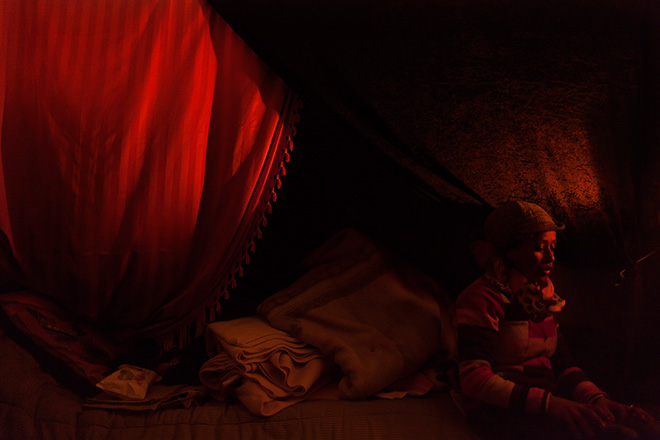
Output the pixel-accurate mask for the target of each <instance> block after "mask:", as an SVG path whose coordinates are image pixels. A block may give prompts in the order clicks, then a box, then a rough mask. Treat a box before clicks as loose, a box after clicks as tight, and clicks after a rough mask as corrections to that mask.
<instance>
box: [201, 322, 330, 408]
mask: <svg viewBox="0 0 660 440" xmlns="http://www.w3.org/2000/svg"><path fill="white" fill-rule="evenodd" d="M206 347H207V351H208V354H209V356H210V359H209V360H208V361H207V362H206V363H204V365H202V368H201V369H200V372H199V378H200V380H201V381H202V383H203V384H204V385H205V386H206V387H208V388H209V389H210V390H212V392H213V393H212V394H213V395H214V397H216V398H218V399H220V400H222V399H226V398H227V396H228V395H229V393H230V392H232V393H235V395H236V397H237V398H238V399H239V400H240V401H241V402H242V403H243V404H244V405H245V406H246V408H247V409H248V410H250V411H251V412H253V413H255V414H259V415H265V416H268V415H272V414H275V413H276V412H278V411H280V410H282V409H284V408H286V407H287V406H290V405H292V404H294V403H296V402H300V401H302V400H304V399H306V398H307V397H308V396H309V395H310V393H312V392H314V391H315V390H317V389H318V388H319V387H321V386H322V385H323V384H325V382H326V380H327V379H326V375H327V374H328V373H329V372H330V371H331V370H332V369H333V363H332V362H331V360H329V359H327V358H326V357H324V356H323V355H322V354H321V353H320V352H319V351H318V349H316V348H315V347H312V346H310V345H308V344H306V343H304V342H302V341H300V340H299V339H298V338H295V337H293V336H291V335H290V334H288V333H285V332H283V331H281V330H277V329H275V328H273V327H272V326H271V325H270V324H268V323H267V322H266V321H265V320H264V319H263V318H262V317H259V316H252V317H245V318H238V319H234V320H231V321H222V322H216V323H213V324H210V325H209V326H208V327H207V330H206Z"/></svg>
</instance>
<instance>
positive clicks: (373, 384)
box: [258, 229, 455, 399]
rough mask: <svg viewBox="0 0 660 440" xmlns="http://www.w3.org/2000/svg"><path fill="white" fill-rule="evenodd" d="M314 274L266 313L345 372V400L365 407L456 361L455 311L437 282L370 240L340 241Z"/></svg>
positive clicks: (312, 261) (314, 264) (318, 259)
mask: <svg viewBox="0 0 660 440" xmlns="http://www.w3.org/2000/svg"><path fill="white" fill-rule="evenodd" d="M306 263H307V265H308V266H310V269H309V271H308V272H307V273H306V274H305V275H303V276H302V277H301V278H300V279H298V280H297V281H296V282H295V283H293V284H292V285H291V286H289V287H288V288H286V289H284V290H282V291H280V292H278V293H276V294H275V295H273V296H271V297H270V298H268V299H266V300H265V301H264V302H263V303H262V304H260V305H259V308H258V312H259V313H260V314H261V315H262V316H264V317H265V318H266V320H267V321H268V322H269V323H270V324H271V325H273V327H275V328H278V329H280V330H283V331H285V332H288V333H290V334H292V335H294V336H295V337H297V338H300V339H301V340H302V341H304V342H306V343H308V344H310V345H312V346H315V347H318V348H319V350H320V351H321V353H323V354H324V355H326V356H328V357H329V358H331V359H333V360H334V362H335V363H336V364H337V365H339V367H340V368H341V370H342V373H343V376H342V379H341V381H340V384H339V391H340V395H341V396H342V397H343V398H349V399H361V398H365V397H368V396H371V395H373V394H374V393H377V392H378V391H380V390H381V389H383V388H385V387H386V386H388V385H390V384H391V383H393V382H395V381H396V380H398V379H401V378H403V377H405V376H408V375H410V374H412V373H414V372H416V371H418V370H419V369H420V368H421V367H422V366H423V365H424V364H425V362H426V361H428V360H429V358H431V357H432V356H433V355H437V354H438V353H443V354H444V355H446V356H448V357H449V356H451V355H452V354H453V353H454V350H455V334H454V326H453V322H452V319H453V315H452V309H451V303H450V302H449V301H448V300H447V299H446V297H445V296H444V295H443V293H442V292H441V291H440V290H439V288H438V286H437V285H436V283H435V282H433V280H432V279H431V278H429V277H428V276H426V275H424V274H422V273H421V272H419V271H417V270H416V269H414V268H413V267H411V266H410V265H408V264H406V263H405V262H403V261H401V260H400V259H398V258H397V257H396V256H394V255H392V254H391V253H389V252H388V251H386V250H385V249H383V248H381V247H379V246H378V245H377V244H375V243H374V242H373V241H371V240H370V239H369V238H368V237H366V236H364V235H363V234H361V233H359V232H357V231H355V230H352V229H347V230H344V231H341V232H340V233H338V234H337V235H336V236H335V237H333V238H332V239H330V240H329V241H328V242H327V243H326V244H325V245H323V246H322V247H321V248H319V249H318V250H317V251H316V252H314V253H313V254H312V255H310V256H309V257H308V259H307V260H306Z"/></svg>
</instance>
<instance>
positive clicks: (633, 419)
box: [594, 397, 655, 427]
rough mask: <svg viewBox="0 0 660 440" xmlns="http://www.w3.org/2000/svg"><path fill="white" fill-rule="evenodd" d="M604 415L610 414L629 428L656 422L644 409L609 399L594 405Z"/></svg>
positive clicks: (601, 400) (602, 398)
mask: <svg viewBox="0 0 660 440" xmlns="http://www.w3.org/2000/svg"><path fill="white" fill-rule="evenodd" d="M594 405H595V406H596V407H597V408H599V409H600V411H602V412H603V413H606V414H610V415H611V416H612V417H614V418H615V419H616V421H617V422H618V423H621V424H624V425H628V426H633V427H635V426H638V425H640V424H642V425H643V424H650V423H653V422H654V421H655V420H654V419H653V417H652V416H651V415H650V414H649V413H647V412H646V411H644V410H643V409H642V408H639V407H637V406H633V405H624V404H622V403H619V402H615V401H614V400H610V399H608V398H607V397H601V398H600V399H598V400H596V402H595V404H594Z"/></svg>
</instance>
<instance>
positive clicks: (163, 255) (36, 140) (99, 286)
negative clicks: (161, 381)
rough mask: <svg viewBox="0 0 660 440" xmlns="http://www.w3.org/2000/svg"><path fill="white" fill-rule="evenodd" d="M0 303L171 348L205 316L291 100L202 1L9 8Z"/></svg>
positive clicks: (0, 78) (285, 125)
mask: <svg viewBox="0 0 660 440" xmlns="http://www.w3.org/2000/svg"><path fill="white" fill-rule="evenodd" d="M0 26H1V27H0V59H1V60H3V61H2V62H0V69H1V70H0V118H1V121H2V124H1V126H0V130H1V131H0V229H1V232H2V234H0V238H1V239H2V240H1V243H0V246H1V250H0V283H2V284H3V285H1V286H0V289H3V290H7V289H8V288H9V286H13V285H16V284H20V285H22V286H24V287H26V288H29V289H31V290H33V291H37V292H41V293H43V294H45V295H48V296H50V297H53V298H55V299H56V300H58V301H60V302H61V303H62V304H63V305H65V306H66V307H67V308H69V309H70V310H72V311H73V312H75V313H77V314H79V315H81V316H82V317H85V318H87V319H88V320H90V321H93V322H94V323H96V324H98V325H99V326H100V327H103V328H106V329H111V330H112V333H113V336H114V337H115V338H117V339H122V340H125V339H127V338H134V337H140V338H146V337H149V338H150V337H156V338H163V337H166V335H169V334H172V332H173V331H176V330H177V329H180V328H182V326H185V325H188V324H190V323H191V322H194V321H195V320H197V318H199V317H200V316H205V317H206V318H211V319H212V318H213V315H214V314H213V313H211V316H209V313H208V309H206V310H205V309H204V307H208V306H211V307H213V306H214V304H215V305H217V301H218V298H219V297H221V296H222V295H223V292H224V291H225V290H226V289H227V288H228V287H231V284H232V283H233V280H235V277H236V276H237V272H238V271H240V269H241V264H242V263H243V262H244V260H245V258H246V257H247V256H248V254H247V252H248V251H249V248H250V247H251V246H252V245H253V240H254V237H255V235H257V234H258V233H260V231H259V222H260V221H262V217H263V215H264V211H266V210H267V209H268V207H269V201H270V199H271V197H272V195H273V194H272V193H273V191H274V188H275V187H276V186H277V185H278V184H279V177H278V176H279V174H280V173H281V172H282V170H283V164H282V163H283V161H284V157H285V156H287V157H288V153H287V149H288V148H289V147H290V143H291V138H290V136H291V131H292V129H293V121H294V118H295V117H296V107H297V105H296V103H297V101H296V98H295V96H293V94H292V93H291V92H290V90H289V89H288V87H287V86H286V84H284V83H283V81H282V80H281V79H280V78H279V77H278V76H277V75H276V74H274V72H272V71H271V70H270V69H269V68H268V67H267V66H266V65H265V64H264V63H263V62H262V61H261V60H260V59H259V58H258V57H257V56H256V55H255V53H254V52H253V51H251V49H250V48H249V47H248V46H246V44H245V43H244V42H243V41H242V40H241V39H240V38H239V37H238V36H237V35H236V34H235V33H234V31H233V30H232V29H231V28H230V27H229V26H228V25H227V24H226V23H225V22H224V21H223V20H222V18H221V17H220V16H219V15H218V14H217V13H216V12H215V11H214V10H213V9H212V8H211V7H210V6H209V5H208V4H207V3H206V2H204V1H202V0H192V1H191V0H141V1H134V0H55V1H40V2H13V1H11V2H0Z"/></svg>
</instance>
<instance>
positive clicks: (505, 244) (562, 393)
mask: <svg viewBox="0 0 660 440" xmlns="http://www.w3.org/2000/svg"><path fill="white" fill-rule="evenodd" d="M563 228H564V225H563V224H561V223H558V222H555V221H554V220H553V219H552V218H551V217H550V215H548V213H547V212H546V211H544V210H543V209H542V208H540V207H539V206H538V205H535V204H533V203H526V202H520V201H511V202H508V203H506V204H504V205H502V206H500V207H498V208H497V209H495V210H494V211H493V212H492V213H491V214H490V215H489V216H488V218H487V219H486V223H485V226H484V233H485V235H486V240H487V242H482V243H481V244H480V246H479V247H478V248H477V249H475V256H477V259H478V260H479V264H480V265H481V267H482V268H483V269H484V271H485V274H484V275H483V276H481V277H480V278H479V279H477V280H476V281H474V282H473V283H472V284H471V285H470V286H468V287H467V288H466V289H465V290H464V291H463V292H462V293H461V294H460V295H459V296H458V298H457V302H456V316H457V323H458V350H459V353H458V356H459V363H460V365H459V374H460V386H461V390H460V391H459V392H458V393H456V395H455V396H456V401H457V403H458V404H459V406H460V407H461V408H462V409H463V410H464V411H465V412H466V414H467V415H468V416H469V417H470V418H471V419H472V421H473V422H474V423H475V425H476V426H477V427H481V428H483V429H484V431H485V432H487V433H488V436H496V437H497V436H498V435H501V436H503V438H508V439H511V438H535V439H536V438H562V439H563V438H570V437H571V436H574V437H578V438H585V437H593V436H594V435H607V436H609V437H608V438H611V437H612V435H613V434H612V432H613V431H616V432H617V434H616V435H617V436H618V437H617V438H621V437H622V436H623V438H625V436H626V435H627V436H629V437H630V438H635V437H637V432H636V431H634V430H632V429H631V427H634V428H640V427H644V426H648V427H651V423H652V421H653V420H652V418H651V416H650V415H649V414H648V413H647V412H645V411H644V410H642V409H641V408H637V407H632V406H627V405H623V404H621V403H618V402H615V401H613V400H611V399H610V398H609V397H608V396H607V394H606V393H604V392H603V391H602V390H601V389H599V388H598V387H597V386H596V385H595V384H594V383H593V382H591V381H590V380H588V379H587V377H586V376H585V374H584V373H583V372H582V370H580V369H579V368H578V367H577V366H576V365H575V364H574V363H573V360H572V359H571V356H570V354H569V353H568V351H567V349H566V344H565V342H564V340H563V339H562V335H561V333H560V332H559V330H558V327H557V322H556V314H557V313H558V312H559V311H560V310H561V309H562V307H563V306H564V303H565V301H564V300H563V299H561V298H560V297H559V296H558V295H557V294H556V293H555V292H554V287H553V284H552V281H551V280H550V278H549V275H550V272H551V270H552V267H553V263H554V261H555V255H554V252H555V243H556V241H557V231H559V230H561V229H563ZM556 422H561V423H556ZM624 425H626V426H624Z"/></svg>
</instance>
